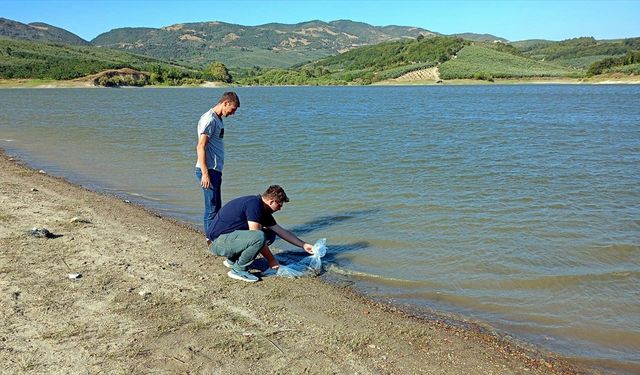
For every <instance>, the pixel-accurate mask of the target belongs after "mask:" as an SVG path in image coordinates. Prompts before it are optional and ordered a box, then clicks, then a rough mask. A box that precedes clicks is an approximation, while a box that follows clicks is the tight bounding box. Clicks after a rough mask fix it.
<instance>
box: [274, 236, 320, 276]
mask: <svg viewBox="0 0 640 375" xmlns="http://www.w3.org/2000/svg"><path fill="white" fill-rule="evenodd" d="M326 243H327V239H326V238H321V239H319V240H318V241H316V243H315V244H314V245H313V254H312V255H309V256H308V257H304V258H302V259H301V260H300V261H299V262H297V263H291V264H287V265H280V267H279V268H278V272H277V273H276V275H277V276H282V277H289V278H296V277H304V276H316V275H319V274H320V271H322V260H321V258H322V257H323V256H324V255H325V254H326V253H327V246H326Z"/></svg>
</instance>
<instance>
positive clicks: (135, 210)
mask: <svg viewBox="0 0 640 375" xmlns="http://www.w3.org/2000/svg"><path fill="white" fill-rule="evenodd" d="M33 227H38V228H42V227H45V228H47V229H48V230H49V231H50V232H51V233H53V234H54V235H56V236H58V237H56V238H48V239H47V238H38V237H34V236H32V235H31V233H30V231H31V228H33ZM74 273H80V274H81V277H80V278H78V279H70V278H69V274H74ZM225 274H226V268H225V267H224V266H223V265H222V259H221V258H217V257H214V256H212V255H210V254H208V253H207V251H206V248H205V245H204V241H203V239H202V236H201V235H200V234H199V233H197V232H196V231H194V230H193V229H191V228H189V227H187V226H184V225H181V224H178V223H175V222H173V221H172V220H169V219H166V218H162V217H159V216H157V215H154V214H153V213H150V212H149V211H147V210H145V209H144V208H141V207H137V206H135V205H132V204H128V203H127V202H124V201H123V200H122V199H119V198H117V197H112V196H107V195H103V194H98V193H94V192H92V191H89V190H86V189H83V188H81V187H78V186H74V185H71V184H69V183H67V182H66V181H64V180H63V179H60V178H55V177H51V176H48V175H46V174H42V173H39V172H38V171H35V170H32V169H29V168H25V167H23V166H21V165H20V163H19V162H18V161H16V160H12V159H10V158H9V157H8V156H6V155H4V154H2V153H1V152H0V320H1V321H2V324H1V325H0V373H2V374H19V373H34V374H36V373H37V374H44V373H47V374H57V373H65V374H81V373H82V374H85V373H90V374H95V373H105V374H142V373H166V374H170V373H171V374H173V373H190V374H201V373H202V374H242V373H261V374H557V373H562V374H565V373H582V371H581V370H579V369H577V368H575V367H573V366H571V365H570V364H568V363H566V362H563V361H560V360H555V359H553V358H551V357H550V356H548V355H543V354H540V353H538V352H533V351H531V350H525V349H523V348H521V347H519V346H517V345H515V344H510V343H508V342H506V341H505V340H503V339H501V338H499V337H496V336H494V335H492V334H489V333H487V332H485V331H483V330H480V329H474V328H460V327H459V326H453V325H450V324H448V323H445V322H444V321H443V320H441V319H437V318H434V319H420V318H416V317H412V316H410V315H408V314H406V313H403V312H400V311H398V310H397V309H395V308H393V307H391V306H386V305H383V304H379V303H374V302H370V301H368V300H366V299H364V298H362V297H360V296H358V295H355V294H354V293H352V292H351V291H350V290H349V289H348V288H346V287H342V286H340V285H334V284H328V283H326V282H324V281H322V280H321V279H319V278H309V279H298V280H291V279H284V278H276V277H270V278H265V279H264V280H263V281H261V282H259V283H255V284H246V283H243V282H240V281H235V280H231V279H229V278H228V277H226V275H225Z"/></svg>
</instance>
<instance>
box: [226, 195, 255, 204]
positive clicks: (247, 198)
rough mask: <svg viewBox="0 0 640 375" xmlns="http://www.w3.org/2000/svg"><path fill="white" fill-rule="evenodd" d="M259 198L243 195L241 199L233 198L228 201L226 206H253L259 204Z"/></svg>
mask: <svg viewBox="0 0 640 375" xmlns="http://www.w3.org/2000/svg"><path fill="white" fill-rule="evenodd" d="M259 201H260V196H259V195H245V196H243V197H238V198H234V199H232V200H230V201H229V203H227V204H231V205H234V206H240V205H242V206H247V205H255V204H256V203H259Z"/></svg>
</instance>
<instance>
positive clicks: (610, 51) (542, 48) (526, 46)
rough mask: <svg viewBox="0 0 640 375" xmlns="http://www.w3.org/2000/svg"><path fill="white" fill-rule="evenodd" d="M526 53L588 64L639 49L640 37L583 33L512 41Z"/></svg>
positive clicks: (562, 62) (560, 61) (581, 65)
mask: <svg viewBox="0 0 640 375" xmlns="http://www.w3.org/2000/svg"><path fill="white" fill-rule="evenodd" d="M511 45H513V46H514V47H515V48H516V49H518V50H519V51H520V52H521V53H522V55H523V56H528V57H531V58H533V59H535V60H538V61H544V62H551V63H554V64H558V65H563V66H569V67H575V68H581V69H584V68H587V67H588V66H589V65H591V64H592V63H594V62H596V61H598V60H602V59H605V58H610V57H621V56H624V55H626V54H627V53H631V52H634V51H638V50H640V38H627V39H620V40H596V39H594V38H592V37H582V38H573V39H567V40H562V41H559V42H555V41H549V40H524V41H519V42H513V43H511Z"/></svg>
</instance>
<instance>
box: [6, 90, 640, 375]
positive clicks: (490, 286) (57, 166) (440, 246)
mask: <svg viewBox="0 0 640 375" xmlns="http://www.w3.org/2000/svg"><path fill="white" fill-rule="evenodd" d="M237 91H238V94H239V95H240V97H241V99H242V107H241V108H240V110H239V111H238V112H237V113H236V115H235V116H233V117H230V118H228V119H227V120H225V122H226V124H225V125H226V127H227V132H226V134H225V140H226V145H227V150H226V155H227V161H226V163H225V171H224V175H223V200H224V201H227V200H229V199H231V198H233V197H235V196H238V195H246V194H257V193H260V192H261V191H263V190H264V189H265V188H266V187H267V186H268V185H270V184H273V183H278V184H281V185H283V186H284V187H285V189H286V190H287V194H288V195H289V196H290V198H291V202H290V203H288V204H287V205H286V207H285V209H284V210H283V211H282V212H279V213H278V214H277V216H276V218H277V220H278V221H279V222H280V223H281V224H283V225H284V226H285V227H288V228H292V229H294V230H295V231H296V232H297V233H299V234H300V236H302V237H303V238H305V239H307V240H308V241H310V242H313V241H315V239H317V238H320V237H326V238H327V239H328V243H329V251H330V252H329V253H328V254H327V257H326V262H328V264H329V269H330V272H333V273H339V274H341V275H345V277H348V278H350V279H351V280H353V281H354V282H355V284H354V285H355V287H356V288H359V289H361V290H363V291H365V292H367V293H368V294H369V295H371V296H372V297H377V298H385V299H387V298H389V299H392V300H394V301H397V302H400V303H411V304H415V305H420V306H426V307H430V308H433V309H436V310H440V311H450V312H455V313H461V314H464V315H466V316H468V317H471V318H475V319H479V320H482V321H486V322H489V323H490V324H492V325H494V326H496V327H498V328H501V329H504V330H506V331H508V332H510V333H512V334H515V335H518V336H520V337H523V338H525V339H527V340H529V341H531V342H534V343H536V344H540V345H544V346H546V347H547V348H550V349H552V350H556V351H559V352H561V353H563V354H564V355H566V356H572V357H577V358H578V359H580V360H583V361H585V362H587V361H589V363H595V364H596V365H600V366H608V367H612V368H614V369H616V370H617V371H621V372H622V371H629V372H640V358H639V355H638V353H640V320H639V319H638V316H639V313H640V302H639V301H640V260H639V259H640V257H639V256H638V255H639V253H640V245H639V239H640V219H639V218H640V209H639V205H638V202H640V188H639V187H638V186H640V168H638V165H640V163H639V162H640V110H639V109H638V107H637V105H635V102H636V101H637V98H638V95H639V94H640V87H637V86H553V85H540V86H534V85H532V86H481V87H480V86H479V87H339V88H335V87H317V88H309V87H304V88H303V87H298V88H290V87H288V88H238V89H237ZM221 92H222V90H219V89H213V90H212V89H121V90H86V89H85V90H75V89H65V90H53V89H52V90H29V89H24V90H0V109H1V111H0V146H1V147H3V148H6V149H8V150H9V151H10V152H12V153H16V154H19V155H21V156H23V157H24V158H25V159H26V160H27V161H29V163H31V164H32V165H34V166H36V167H38V168H43V169H46V170H48V171H50V172H52V173H53V174H58V175H63V176H67V177H69V178H70V179H71V180H73V181H75V182H78V183H81V184H83V185H86V186H89V187H92V188H96V189H101V190H107V191H110V192H116V193H120V194H125V195H127V196H128V197H131V199H132V200H137V201H139V202H142V203H144V204H147V205H149V206H151V207H153V208H154V209H156V210H159V211H161V212H163V213H165V214H167V215H171V216H174V217H178V218H181V219H183V220H186V221H190V222H192V223H194V224H196V225H197V224H198V223H200V215H201V197H200V191H199V188H198V182H197V180H196V179H195V177H194V174H193V168H194V164H195V143H196V134H195V133H196V131H195V125H196V121H197V119H198V118H199V116H200V115H201V114H202V113H203V112H204V111H206V110H207V109H208V108H209V107H210V106H211V105H212V104H213V103H214V102H215V101H216V100H217V98H218V96H219V95H220V94H221ZM7 140H12V142H8V141H7ZM277 244H278V245H279V246H280V247H281V250H282V253H281V256H287V257H293V258H295V254H296V253H297V250H296V249H292V248H291V247H289V246H288V245H287V244H285V243H277Z"/></svg>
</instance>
